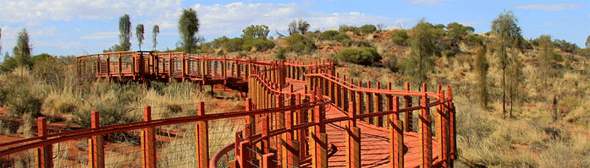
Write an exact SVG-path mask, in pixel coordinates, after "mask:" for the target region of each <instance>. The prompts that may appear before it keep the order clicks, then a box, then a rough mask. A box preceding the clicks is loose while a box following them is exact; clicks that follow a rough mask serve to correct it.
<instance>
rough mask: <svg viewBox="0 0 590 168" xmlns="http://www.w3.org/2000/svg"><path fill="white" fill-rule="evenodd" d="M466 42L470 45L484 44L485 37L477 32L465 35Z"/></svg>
mask: <svg viewBox="0 0 590 168" xmlns="http://www.w3.org/2000/svg"><path fill="white" fill-rule="evenodd" d="M465 44H466V45H467V46H470V47H475V46H480V45H483V39H482V37H481V36H480V35H477V34H468V35H467V36H466V37H465Z"/></svg>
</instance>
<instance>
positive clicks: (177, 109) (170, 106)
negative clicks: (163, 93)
mask: <svg viewBox="0 0 590 168" xmlns="http://www.w3.org/2000/svg"><path fill="white" fill-rule="evenodd" d="M166 109H168V111H169V112H171V113H174V114H176V113H180V112H182V106H181V105H178V104H167V105H166Z"/></svg>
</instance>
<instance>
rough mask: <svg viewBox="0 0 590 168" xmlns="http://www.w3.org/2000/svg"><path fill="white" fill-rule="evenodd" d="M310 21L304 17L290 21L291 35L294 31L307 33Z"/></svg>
mask: <svg viewBox="0 0 590 168" xmlns="http://www.w3.org/2000/svg"><path fill="white" fill-rule="evenodd" d="M309 27H310V25H309V23H307V21H305V20H303V19H299V20H293V21H292V22H291V23H289V35H292V34H294V33H299V34H305V32H307V30H309Z"/></svg>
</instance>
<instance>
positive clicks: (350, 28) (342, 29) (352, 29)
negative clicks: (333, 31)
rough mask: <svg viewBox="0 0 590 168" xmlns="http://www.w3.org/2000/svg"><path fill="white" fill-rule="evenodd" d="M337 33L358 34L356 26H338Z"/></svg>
mask: <svg viewBox="0 0 590 168" xmlns="http://www.w3.org/2000/svg"><path fill="white" fill-rule="evenodd" d="M338 31H339V32H341V33H346V32H353V33H354V34H360V31H359V28H358V27H356V26H348V25H340V27H339V28H338Z"/></svg>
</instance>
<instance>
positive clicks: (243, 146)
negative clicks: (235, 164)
mask: <svg viewBox="0 0 590 168" xmlns="http://www.w3.org/2000/svg"><path fill="white" fill-rule="evenodd" d="M239 147H240V149H239V150H240V157H241V158H240V167H241V168H250V167H251V166H250V163H248V160H250V159H251V158H250V155H251V154H250V150H249V149H248V148H250V140H249V139H246V140H244V141H242V142H240V145H239ZM236 159H237V158H236Z"/></svg>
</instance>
